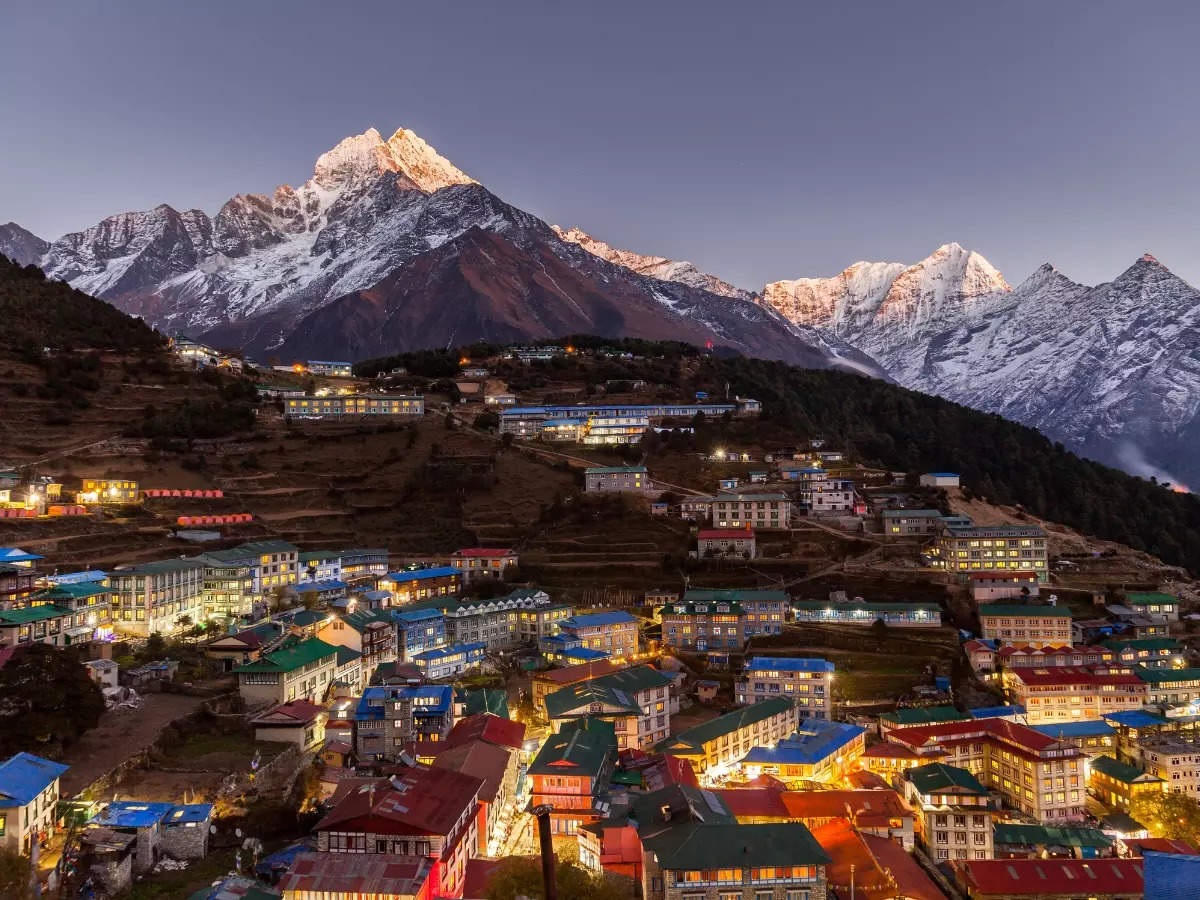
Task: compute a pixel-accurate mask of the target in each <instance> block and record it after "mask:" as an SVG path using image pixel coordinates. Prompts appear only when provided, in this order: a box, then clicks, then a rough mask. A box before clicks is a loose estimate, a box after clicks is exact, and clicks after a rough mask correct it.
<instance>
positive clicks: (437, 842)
mask: <svg viewBox="0 0 1200 900" xmlns="http://www.w3.org/2000/svg"><path fill="white" fill-rule="evenodd" d="M342 784H343V785H344V787H339V788H338V790H337V792H336V793H335V794H334V796H333V799H332V801H331V806H332V808H331V809H330V811H329V812H328V813H326V815H325V817H324V818H323V819H321V820H320V821H319V822H318V823H317V825H316V828H315V831H316V837H317V850H318V851H319V852H322V853H330V854H354V856H353V857H350V858H351V859H354V860H355V862H354V865H357V861H358V859H359V858H360V857H359V854H371V853H378V854H389V855H391V856H394V857H425V858H427V859H428V860H429V861H430V867H431V870H430V871H431V877H430V881H431V884H430V889H429V896H438V897H461V896H462V895H463V883H464V882H465V880H466V869H467V860H469V859H471V858H472V857H474V856H475V855H476V854H477V849H478V845H479V837H478V827H479V819H478V807H479V791H480V789H481V787H482V782H481V781H480V779H478V778H474V777H472V776H470V775H464V774H462V773H460V772H455V771H453V770H451V769H440V768H427V767H424V766H421V767H414V768H408V769H405V770H404V771H403V772H402V773H401V774H397V775H393V776H392V777H391V778H387V779H358V778H352V779H347V780H345V781H343V782H342ZM302 896H305V897H309V896H314V895H308V894H306V895H302ZM315 896H320V895H315ZM402 896H403V895H402Z"/></svg>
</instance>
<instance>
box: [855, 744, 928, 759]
mask: <svg viewBox="0 0 1200 900" xmlns="http://www.w3.org/2000/svg"><path fill="white" fill-rule="evenodd" d="M863 756H865V757H868V758H871V759H921V758H922V754H920V753H918V752H917V751H916V750H914V749H912V748H911V747H905V746H902V745H900V744H893V743H892V742H891V741H885V742H884V743H882V744H872V745H871V746H870V747H868V748H867V749H866V750H864V751H863Z"/></svg>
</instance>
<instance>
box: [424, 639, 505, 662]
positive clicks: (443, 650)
mask: <svg viewBox="0 0 1200 900" xmlns="http://www.w3.org/2000/svg"><path fill="white" fill-rule="evenodd" d="M486 647H487V644H482V643H479V644H454V645H453V646H450V647H438V648H436V649H433V650H424V651H422V652H420V653H416V654H414V655H413V659H414V660H416V659H419V660H421V661H422V662H428V661H429V660H433V659H445V658H446V657H447V656H455V655H457V654H459V653H465V654H467V656H470V655H471V654H472V653H473V652H475V651H479V652H480V653H481V654H482V651H483V650H484V649H485V648H486Z"/></svg>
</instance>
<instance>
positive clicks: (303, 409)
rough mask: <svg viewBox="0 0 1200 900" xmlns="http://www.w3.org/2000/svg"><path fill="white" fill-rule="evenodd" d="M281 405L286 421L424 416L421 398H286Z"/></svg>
mask: <svg viewBox="0 0 1200 900" xmlns="http://www.w3.org/2000/svg"><path fill="white" fill-rule="evenodd" d="M283 403H284V414H285V415H286V416H288V417H289V418H293V417H295V418H309V419H330V418H340V417H342V416H420V415H424V413H425V398H424V397H422V396H421V395H420V394H349V395H337V394H330V395H329V396H327V397H288V398H287V399H285V400H284V401H283Z"/></svg>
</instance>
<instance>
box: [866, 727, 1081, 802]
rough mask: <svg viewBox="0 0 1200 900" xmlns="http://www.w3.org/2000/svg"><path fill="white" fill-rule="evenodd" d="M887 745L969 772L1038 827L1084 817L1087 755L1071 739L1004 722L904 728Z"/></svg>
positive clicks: (889, 737) (892, 732) (893, 734)
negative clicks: (931, 755) (934, 756)
mask: <svg viewBox="0 0 1200 900" xmlns="http://www.w3.org/2000/svg"><path fill="white" fill-rule="evenodd" d="M888 740H889V741H891V742H892V743H893V744H898V745H900V746H903V747H907V748H909V749H910V750H913V751H916V752H918V753H937V754H940V755H941V756H942V758H943V759H944V760H945V761H946V762H948V763H949V764H951V765H954V766H958V767H960V768H964V769H968V770H969V771H970V772H972V773H973V774H974V775H975V777H976V778H978V779H979V780H980V781H981V782H982V783H983V784H984V785H986V786H987V787H989V788H990V789H991V790H993V791H995V792H996V793H998V794H1000V796H1001V797H1002V798H1003V799H1004V802H1005V803H1006V804H1007V805H1009V806H1010V807H1012V808H1014V809H1018V810H1020V811H1021V812H1023V813H1025V814H1026V815H1028V816H1032V817H1033V818H1035V819H1037V820H1038V821H1040V822H1043V823H1047V824H1061V823H1063V822H1070V821H1076V820H1079V819H1082V818H1083V815H1084V811H1085V804H1086V796H1085V793H1086V785H1085V781H1086V771H1087V754H1085V753H1084V752H1083V751H1082V750H1080V749H1079V748H1078V747H1076V746H1074V744H1073V743H1071V742H1070V741H1068V740H1060V739H1058V738H1056V737H1053V736H1051V735H1047V734H1043V733H1041V732H1040V731H1036V730H1034V729H1033V728H1029V727H1027V726H1025V725H1019V724H1017V723H1015V722H1009V721H1007V720H1006V719H974V720H972V721H969V722H947V723H944V724H940V725H926V726H923V727H916V728H901V729H897V730H894V731H891V732H889V734H888Z"/></svg>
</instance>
